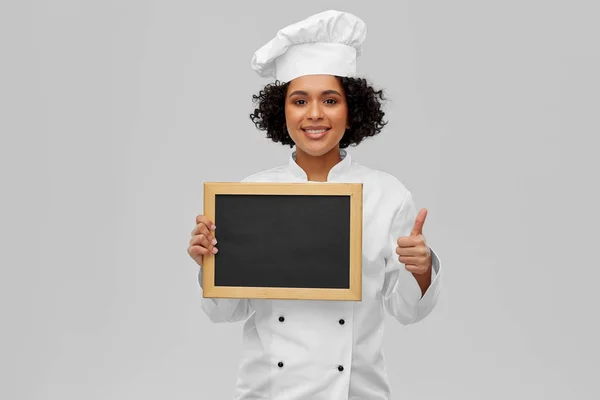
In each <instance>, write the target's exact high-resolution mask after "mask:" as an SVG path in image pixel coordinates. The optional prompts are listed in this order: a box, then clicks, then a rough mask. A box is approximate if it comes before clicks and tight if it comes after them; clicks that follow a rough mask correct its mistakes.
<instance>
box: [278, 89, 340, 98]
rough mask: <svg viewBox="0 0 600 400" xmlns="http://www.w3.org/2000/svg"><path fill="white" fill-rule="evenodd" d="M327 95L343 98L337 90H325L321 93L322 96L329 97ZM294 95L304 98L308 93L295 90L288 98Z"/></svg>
mask: <svg viewBox="0 0 600 400" xmlns="http://www.w3.org/2000/svg"><path fill="white" fill-rule="evenodd" d="M327 94H337V95H338V96H340V97H341V96H342V95H341V94H340V93H339V92H338V91H337V90H333V89H330V90H325V91H323V92H321V95H327ZM294 95H302V96H308V93H307V92H305V91H304V90H294V91H293V92H292V93H290V95H289V96H288V97H292V96H294Z"/></svg>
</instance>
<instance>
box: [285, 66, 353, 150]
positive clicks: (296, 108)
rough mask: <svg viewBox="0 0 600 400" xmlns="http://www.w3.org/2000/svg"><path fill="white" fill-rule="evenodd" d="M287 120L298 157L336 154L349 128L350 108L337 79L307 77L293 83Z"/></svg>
mask: <svg viewBox="0 0 600 400" xmlns="http://www.w3.org/2000/svg"><path fill="white" fill-rule="evenodd" d="M285 119H286V126H287V130H288V132H289V134H290V137H291V138H292V140H293V141H294V143H295V144H296V153H297V155H298V156H301V157H303V156H304V155H309V156H313V157H320V156H323V155H327V154H332V153H335V154H337V153H338V152H339V142H340V140H341V139H342V137H343V136H344V132H345V131H346V129H347V128H348V126H347V124H348V105H347V103H346V98H345V93H344V90H343V88H342V85H341V84H340V82H339V81H338V79H337V78H336V77H335V76H332V75H307V76H301V77H299V78H296V79H294V80H292V81H291V82H290V84H289V86H288V90H287V95H286V100H285ZM301 153H305V154H301Z"/></svg>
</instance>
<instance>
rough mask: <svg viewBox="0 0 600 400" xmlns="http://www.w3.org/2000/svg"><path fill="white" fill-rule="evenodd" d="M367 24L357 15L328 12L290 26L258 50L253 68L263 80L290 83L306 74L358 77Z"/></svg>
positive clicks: (253, 60) (254, 57)
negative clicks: (357, 72)
mask: <svg viewBox="0 0 600 400" xmlns="http://www.w3.org/2000/svg"><path fill="white" fill-rule="evenodd" d="M366 35H367V26H366V24H365V23H364V22H363V21H362V20H361V19H360V18H358V17H356V16H355V15H352V14H350V13H346V12H340V11H335V10H329V11H324V12H321V13H318V14H315V15H312V16H310V17H308V18H307V19H305V20H303V21H300V22H296V23H294V24H292V25H288V26H286V27H285V28H283V29H281V30H280V31H279V32H277V35H276V36H275V37H274V38H273V39H272V40H271V41H269V42H268V43H267V44H265V45H264V46H263V47H261V48H260V49H258V50H257V51H256V52H255V53H254V56H253V57H252V62H251V65H252V68H253V69H254V70H255V71H256V72H257V73H258V75H259V76H261V77H269V78H274V79H276V80H279V81H281V82H289V81H291V80H292V79H294V78H297V77H299V76H303V75H317V74H319V75H320V74H323V75H338V76H346V77H348V76H355V75H356V59H357V58H358V57H359V56H360V55H361V54H362V43H363V42H364V40H365V37H366Z"/></svg>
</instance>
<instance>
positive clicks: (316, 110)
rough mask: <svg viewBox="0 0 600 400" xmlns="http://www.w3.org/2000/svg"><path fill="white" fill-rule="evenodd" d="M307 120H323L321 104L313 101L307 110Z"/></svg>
mask: <svg viewBox="0 0 600 400" xmlns="http://www.w3.org/2000/svg"><path fill="white" fill-rule="evenodd" d="M307 117H308V119H321V118H323V110H322V109H321V103H319V102H318V101H313V102H312V105H311V106H310V107H309V108H308V115H307Z"/></svg>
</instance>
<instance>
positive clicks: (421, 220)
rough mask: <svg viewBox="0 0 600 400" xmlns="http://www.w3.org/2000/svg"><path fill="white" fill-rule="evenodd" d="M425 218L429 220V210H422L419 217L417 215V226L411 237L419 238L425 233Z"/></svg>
mask: <svg viewBox="0 0 600 400" xmlns="http://www.w3.org/2000/svg"><path fill="white" fill-rule="evenodd" d="M425 218H427V209H426V208H422V209H421V211H419V215H417V218H416V219H415V226H414V227H413V230H412V232H411V233H410V235H411V236H417V235H420V234H422V233H423V224H425Z"/></svg>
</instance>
